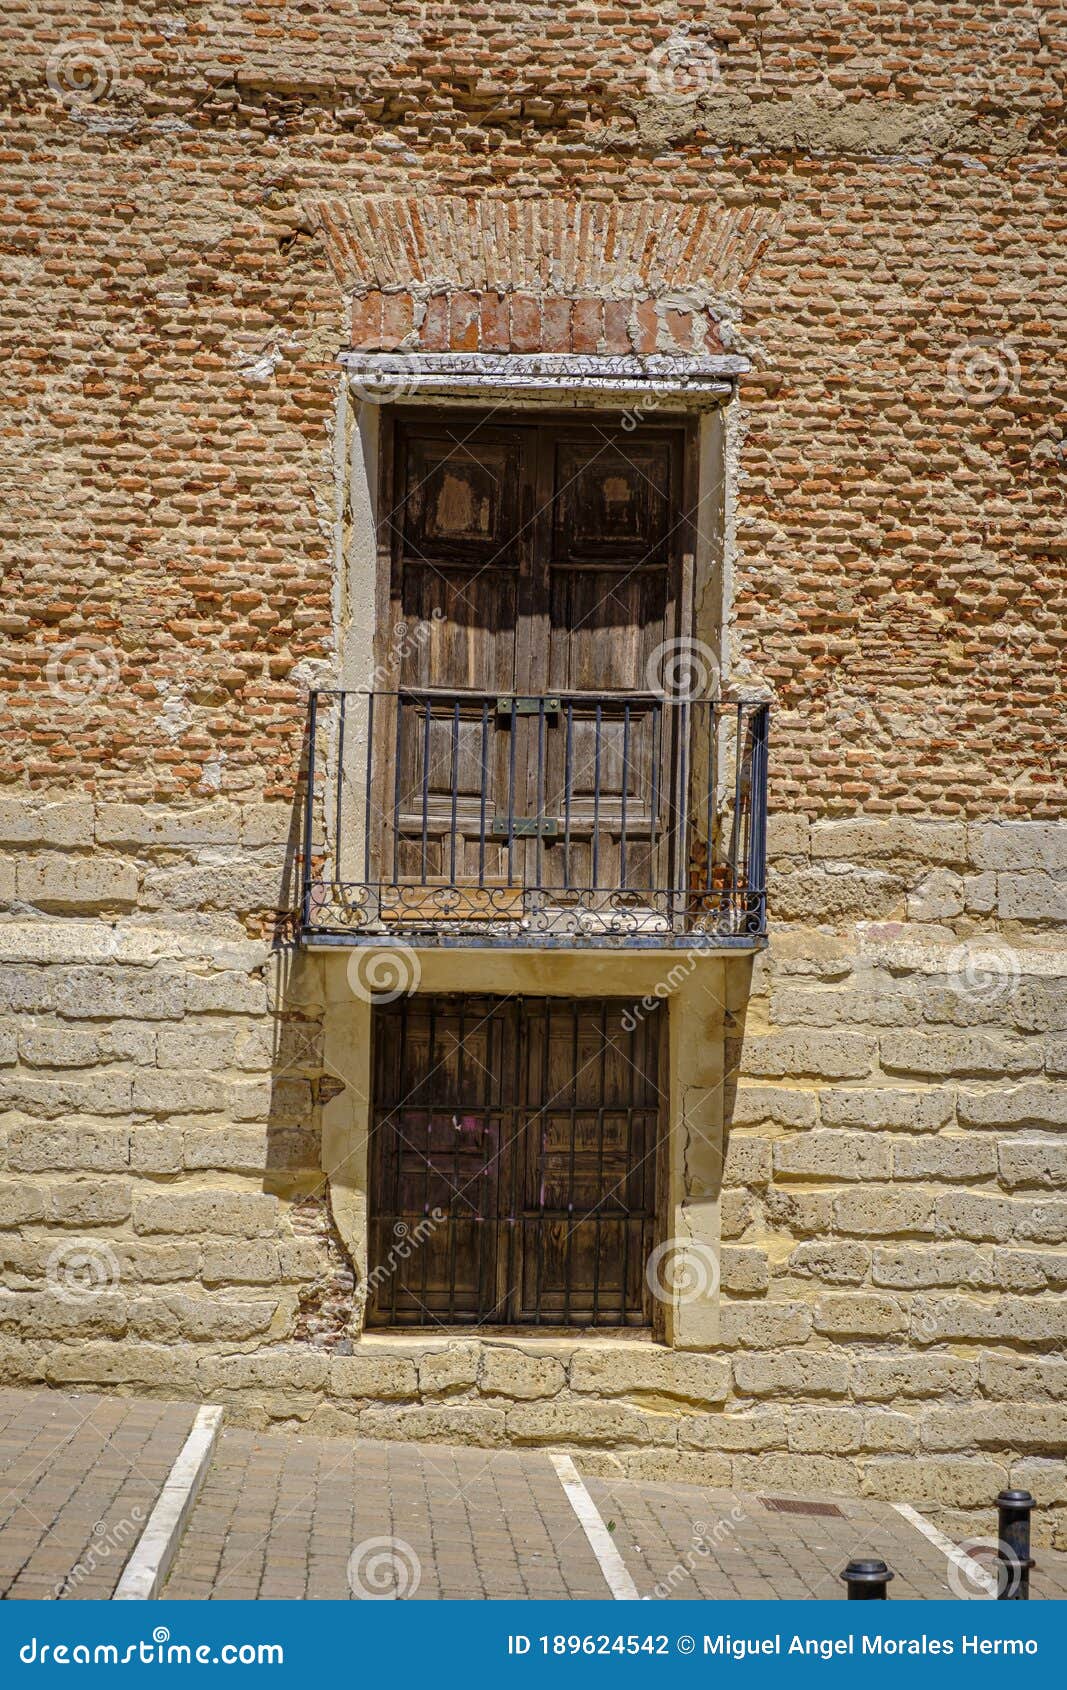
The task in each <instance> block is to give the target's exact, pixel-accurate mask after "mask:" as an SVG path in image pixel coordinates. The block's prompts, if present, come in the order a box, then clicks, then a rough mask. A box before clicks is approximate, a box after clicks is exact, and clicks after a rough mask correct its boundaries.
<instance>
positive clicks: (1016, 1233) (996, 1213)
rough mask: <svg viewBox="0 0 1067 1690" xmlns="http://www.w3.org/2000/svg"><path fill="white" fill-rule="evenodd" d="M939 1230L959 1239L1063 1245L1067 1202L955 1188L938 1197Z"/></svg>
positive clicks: (1066, 1237)
mask: <svg viewBox="0 0 1067 1690" xmlns="http://www.w3.org/2000/svg"><path fill="white" fill-rule="evenodd" d="M937 1229H938V1231H939V1232H940V1233H942V1234H948V1235H950V1236H954V1237H957V1238H973V1239H975V1240H977V1241H982V1240H988V1241H989V1242H991V1243H994V1244H1006V1243H1008V1242H1010V1241H1012V1240H1015V1241H1018V1240H1022V1239H1027V1240H1030V1241H1031V1242H1033V1243H1037V1244H1059V1243H1062V1242H1063V1241H1064V1240H1065V1239H1067V1203H1059V1202H1044V1201H1042V1200H1040V1199H1032V1200H1030V1201H1027V1200H1026V1199H1024V1198H1011V1197H991V1196H990V1197H987V1196H985V1195H984V1194H982V1193H979V1192H977V1191H973V1192H972V1191H954V1192H951V1193H946V1194H945V1195H944V1196H943V1197H939V1198H938V1200H937Z"/></svg>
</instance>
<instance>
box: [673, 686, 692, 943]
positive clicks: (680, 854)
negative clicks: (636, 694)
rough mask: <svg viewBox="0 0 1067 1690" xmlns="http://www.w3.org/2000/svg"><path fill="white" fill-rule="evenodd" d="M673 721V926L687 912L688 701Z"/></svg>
mask: <svg viewBox="0 0 1067 1690" xmlns="http://www.w3.org/2000/svg"><path fill="white" fill-rule="evenodd" d="M675 721H676V724H677V725H676V733H677V736H678V739H677V754H678V817H677V829H676V842H675V852H676V862H675V867H674V874H673V879H674V882H675V885H676V887H677V888H678V904H677V905H676V907H675V909H674V910H673V911H672V912H671V913H672V924H673V918H674V917H675V916H677V915H679V914H680V915H681V918H682V921H683V922H684V921H685V919H686V915H687V913H688V910H689V733H690V727H691V723H690V716H689V700H688V699H687V698H683V699H682V701H681V703H680V704H679V705H678V706H677V711H676V716H675Z"/></svg>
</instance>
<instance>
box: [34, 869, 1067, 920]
mask: <svg viewBox="0 0 1067 1690" xmlns="http://www.w3.org/2000/svg"><path fill="white" fill-rule="evenodd" d="M20 890H21V882H20ZM997 914H998V915H999V916H1000V918H1001V920H1002V921H1043V922H1061V921H1067V877H1064V876H1054V875H1051V874H998V875H997Z"/></svg>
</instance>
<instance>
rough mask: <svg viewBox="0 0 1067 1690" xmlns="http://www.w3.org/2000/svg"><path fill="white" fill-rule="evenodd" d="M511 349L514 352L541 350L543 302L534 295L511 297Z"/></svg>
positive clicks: (526, 294)
mask: <svg viewBox="0 0 1067 1690" xmlns="http://www.w3.org/2000/svg"><path fill="white" fill-rule="evenodd" d="M511 349H512V351H513V352H540V350H541V302H540V300H538V299H536V298H535V297H534V296H533V295H532V294H528V293H513V294H512V296H511Z"/></svg>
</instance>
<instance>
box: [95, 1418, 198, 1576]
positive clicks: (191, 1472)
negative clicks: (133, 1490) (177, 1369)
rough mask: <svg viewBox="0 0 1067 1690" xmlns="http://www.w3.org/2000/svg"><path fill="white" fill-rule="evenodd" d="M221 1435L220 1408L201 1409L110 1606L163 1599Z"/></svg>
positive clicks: (126, 1566)
mask: <svg viewBox="0 0 1067 1690" xmlns="http://www.w3.org/2000/svg"><path fill="white" fill-rule="evenodd" d="M221 1430H222V1409H221V1408H213V1407H205V1408H199V1409H197V1411H196V1418H195V1420H194V1421H193V1429H192V1431H191V1432H190V1433H189V1436H188V1437H187V1438H186V1440H185V1443H184V1444H183V1445H182V1448H181V1450H180V1452H179V1454H178V1456H177V1459H176V1460H175V1462H174V1465H173V1467H172V1468H171V1470H170V1472H169V1473H168V1474H167V1477H166V1480H165V1481H164V1484H163V1489H162V1490H161V1491H160V1493H159V1497H158V1498H157V1501H156V1505H155V1507H154V1508H153V1510H152V1512H151V1514H150V1515H149V1516H148V1523H147V1524H146V1526H145V1529H144V1531H143V1532H142V1533H141V1535H140V1537H139V1538H138V1540H137V1546H136V1548H135V1549H134V1551H133V1554H132V1555H131V1556H130V1558H129V1560H128V1561H127V1563H126V1565H125V1567H124V1568H123V1571H122V1577H121V1578H120V1579H119V1582H118V1584H117V1585H116V1587H115V1591H114V1594H113V1596H112V1598H111V1600H112V1602H149V1601H151V1600H152V1599H153V1598H154V1597H156V1596H158V1595H159V1592H160V1590H161V1589H162V1588H163V1583H164V1580H165V1579H166V1576H167V1574H168V1573H169V1572H170V1569H171V1564H172V1563H173V1560H174V1557H175V1555H176V1554H177V1552H178V1545H179V1543H180V1542H181V1537H182V1532H183V1531H184V1529H185V1523H186V1521H187V1520H188V1518H189V1515H190V1513H191V1512H192V1508H193V1504H194V1503H195V1501H196V1499H197V1497H198V1496H199V1494H200V1487H201V1485H202V1484H203V1482H204V1479H205V1478H206V1476H207V1470H208V1468H209V1467H210V1465H211V1458H212V1456H213V1455H214V1453H215V1444H216V1443H217V1441H218V1436H219V1432H220V1431H221Z"/></svg>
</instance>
